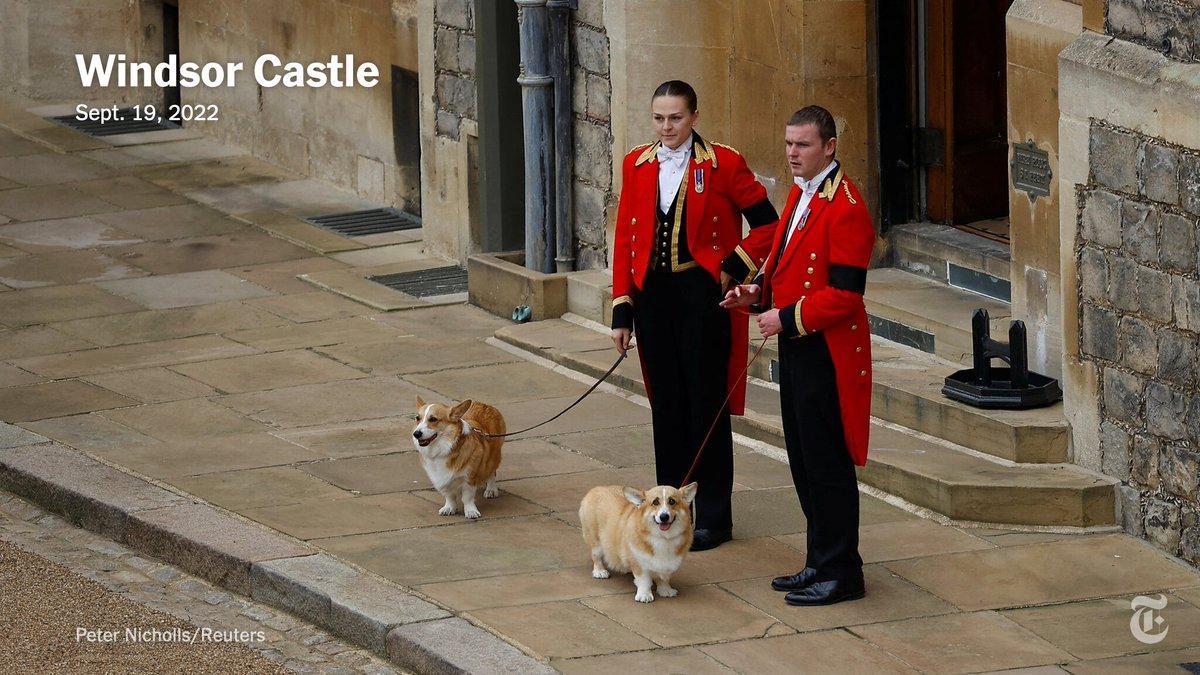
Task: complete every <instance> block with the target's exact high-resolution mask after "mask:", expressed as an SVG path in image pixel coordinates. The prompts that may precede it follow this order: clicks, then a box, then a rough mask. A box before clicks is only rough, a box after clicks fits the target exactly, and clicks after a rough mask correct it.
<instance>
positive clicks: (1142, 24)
mask: <svg viewBox="0 0 1200 675" xmlns="http://www.w3.org/2000/svg"><path fill="white" fill-rule="evenodd" d="M1105 32H1106V33H1108V34H1109V35H1112V36H1115V37H1119V38H1121V39H1123V40H1128V41H1130V42H1136V43H1138V44H1141V45H1145V46H1146V47H1149V48H1150V49H1153V50H1155V51H1157V52H1161V53H1163V54H1165V55H1166V56H1167V57H1169V58H1172V59H1176V60H1179V61H1190V62H1192V63H1196V62H1200V6H1198V5H1197V4H1196V3H1195V2H1194V1H1193V0H1108V14H1107V21H1106V30H1105Z"/></svg>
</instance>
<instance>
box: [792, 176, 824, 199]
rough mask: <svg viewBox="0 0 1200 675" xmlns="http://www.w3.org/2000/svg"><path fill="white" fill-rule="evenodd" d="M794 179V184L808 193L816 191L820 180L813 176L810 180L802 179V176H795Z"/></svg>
mask: <svg viewBox="0 0 1200 675" xmlns="http://www.w3.org/2000/svg"><path fill="white" fill-rule="evenodd" d="M795 181H796V185H798V186H799V187H800V189H801V190H803V191H804V193H805V194H808V195H811V194H813V193H814V192H816V191H817V188H819V187H821V181H819V180H817V179H816V178H813V179H812V180H804V179H803V178H800V177H799V176H797V177H796V178H795Z"/></svg>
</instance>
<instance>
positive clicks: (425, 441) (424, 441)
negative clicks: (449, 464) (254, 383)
mask: <svg viewBox="0 0 1200 675" xmlns="http://www.w3.org/2000/svg"><path fill="white" fill-rule="evenodd" d="M435 440H437V434H434V435H432V436H430V437H429V438H418V439H417V445H419V446H421V447H422V448H427V447H429V444H430V443H432V442H434V441H435Z"/></svg>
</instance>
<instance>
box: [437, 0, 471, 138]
mask: <svg viewBox="0 0 1200 675" xmlns="http://www.w3.org/2000/svg"><path fill="white" fill-rule="evenodd" d="M433 48H434V69H435V72H436V73H437V80H436V83H435V86H434V90H433V91H434V94H433V95H434V100H435V101H436V103H437V128H436V132H437V134H438V135H439V136H445V137H447V138H451V139H453V140H458V135H459V127H460V126H461V124H462V121H463V120H464V119H468V120H475V119H476V115H475V104H476V87H475V11H474V3H473V2H472V1H471V0H438V2H437V3H436V4H434V12H433Z"/></svg>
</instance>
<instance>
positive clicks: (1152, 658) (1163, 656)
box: [1062, 648, 1200, 675]
mask: <svg viewBox="0 0 1200 675" xmlns="http://www.w3.org/2000/svg"><path fill="white" fill-rule="evenodd" d="M1197 663H1200V649H1194V648H1193V649H1180V650H1176V651H1171V652H1151V653H1150V654H1142V655H1138V656H1123V657H1119V658H1114V659H1105V660H1102V661H1084V662H1082V663H1068V664H1066V665H1064V666H1063V667H1062V668H1063V670H1066V671H1067V672H1069V673H1076V674H1077V675H1099V674H1101V673H1148V672H1172V673H1175V672H1179V671H1181V670H1184V668H1183V666H1184V664H1187V665H1188V667H1189V668H1194V667H1195V664H1197Z"/></svg>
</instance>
